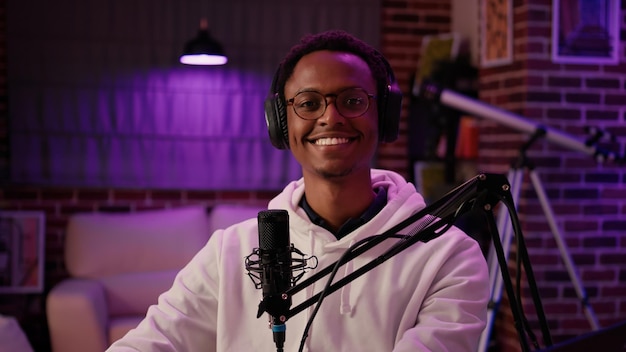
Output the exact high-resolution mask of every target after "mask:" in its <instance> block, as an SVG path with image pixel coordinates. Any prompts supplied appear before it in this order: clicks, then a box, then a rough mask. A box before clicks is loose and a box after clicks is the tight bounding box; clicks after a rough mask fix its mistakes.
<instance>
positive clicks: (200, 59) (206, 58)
mask: <svg viewBox="0 0 626 352" xmlns="http://www.w3.org/2000/svg"><path fill="white" fill-rule="evenodd" d="M180 62H181V63H183V64H186V65H224V64H225V63H227V62H228V58H227V57H226V56H223V55H207V54H196V55H182V56H181V57H180Z"/></svg>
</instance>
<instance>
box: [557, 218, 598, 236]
mask: <svg viewBox="0 0 626 352" xmlns="http://www.w3.org/2000/svg"><path fill="white" fill-rule="evenodd" d="M598 227H599V225H598V222H597V221H593V220H588V221H582V220H573V221H566V222H565V226H563V229H564V230H565V231H569V232H572V233H574V232H585V231H596V230H598Z"/></svg>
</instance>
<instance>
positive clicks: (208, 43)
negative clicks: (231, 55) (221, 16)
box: [180, 18, 228, 65]
mask: <svg viewBox="0 0 626 352" xmlns="http://www.w3.org/2000/svg"><path fill="white" fill-rule="evenodd" d="M208 28H209V25H208V21H207V19H206V18H203V19H201V20H200V30H198V35H197V36H196V37H195V38H193V39H191V40H190V41H188V42H187V43H186V44H185V48H184V49H183V54H182V55H181V56H180V62H181V63H183V64H186V65H224V64H225V63H227V62H228V58H227V57H226V54H224V50H223V49H222V45H221V44H220V43H218V42H217V41H216V40H215V39H213V37H211V35H210V34H209V29H208Z"/></svg>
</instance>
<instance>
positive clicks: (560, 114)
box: [546, 109, 582, 121]
mask: <svg viewBox="0 0 626 352" xmlns="http://www.w3.org/2000/svg"><path fill="white" fill-rule="evenodd" d="M581 115H582V114H581V111H580V109H548V110H547V111H546V116H547V117H549V118H554V119H565V120H575V121H578V120H580V117H581Z"/></svg>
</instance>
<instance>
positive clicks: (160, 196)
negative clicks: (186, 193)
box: [150, 190, 182, 201]
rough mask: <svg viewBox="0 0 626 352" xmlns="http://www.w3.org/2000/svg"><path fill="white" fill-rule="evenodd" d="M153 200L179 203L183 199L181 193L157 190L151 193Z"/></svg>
mask: <svg viewBox="0 0 626 352" xmlns="http://www.w3.org/2000/svg"><path fill="white" fill-rule="evenodd" d="M150 198H151V199H152V200H160V201H163V200H172V201H179V200H181V199H182V194H181V191H176V190H155V191H152V192H151V193H150Z"/></svg>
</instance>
